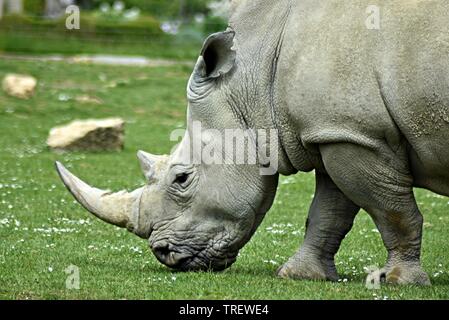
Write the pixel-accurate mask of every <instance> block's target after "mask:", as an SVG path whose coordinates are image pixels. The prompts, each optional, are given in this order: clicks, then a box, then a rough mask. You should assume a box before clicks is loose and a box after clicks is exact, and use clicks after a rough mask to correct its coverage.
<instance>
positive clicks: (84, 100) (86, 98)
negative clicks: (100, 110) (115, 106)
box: [75, 95, 103, 104]
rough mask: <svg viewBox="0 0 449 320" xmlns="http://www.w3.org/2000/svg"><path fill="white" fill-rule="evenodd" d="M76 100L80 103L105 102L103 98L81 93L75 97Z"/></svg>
mask: <svg viewBox="0 0 449 320" xmlns="http://www.w3.org/2000/svg"><path fill="white" fill-rule="evenodd" d="M75 101H76V102H79V103H89V104H103V100H101V99H100V98H98V97H93V96H89V95H81V96H77V97H76V98H75Z"/></svg>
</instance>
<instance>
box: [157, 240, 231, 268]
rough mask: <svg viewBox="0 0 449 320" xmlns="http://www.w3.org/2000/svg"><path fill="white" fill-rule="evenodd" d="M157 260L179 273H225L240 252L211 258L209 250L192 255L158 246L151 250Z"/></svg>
mask: <svg viewBox="0 0 449 320" xmlns="http://www.w3.org/2000/svg"><path fill="white" fill-rule="evenodd" d="M151 250H152V251H153V254H154V255H155V257H156V259H157V260H158V261H159V262H161V263H162V264H164V265H166V266H167V267H169V268H172V269H175V270H179V271H223V270H225V269H227V268H229V267H230V266H231V265H232V264H233V263H234V262H235V261H236V260H237V256H238V252H235V253H231V254H227V255H226V256H223V257H221V256H220V257H218V256H216V255H214V256H211V255H210V254H209V252H208V250H206V249H204V250H200V251H198V252H197V253H192V252H191V250H184V251H180V250H179V249H172V248H170V246H169V245H167V244H158V245H155V246H153V247H152V249H151Z"/></svg>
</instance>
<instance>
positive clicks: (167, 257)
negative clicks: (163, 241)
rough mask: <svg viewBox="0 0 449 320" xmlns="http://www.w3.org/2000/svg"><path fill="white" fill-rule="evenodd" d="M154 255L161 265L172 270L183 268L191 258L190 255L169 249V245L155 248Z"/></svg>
mask: <svg viewBox="0 0 449 320" xmlns="http://www.w3.org/2000/svg"><path fill="white" fill-rule="evenodd" d="M153 253H154V255H155V256H156V258H157V259H158V260H159V261H160V262H161V263H163V264H165V265H167V266H169V267H171V268H178V267H181V266H182V265H183V263H184V262H186V261H187V260H188V259H189V257H190V255H186V254H182V253H178V252H175V251H172V250H170V249H169V248H168V245H161V246H156V247H154V248H153Z"/></svg>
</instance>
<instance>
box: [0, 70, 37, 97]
mask: <svg viewBox="0 0 449 320" xmlns="http://www.w3.org/2000/svg"><path fill="white" fill-rule="evenodd" d="M2 86H3V90H4V91H5V92H6V93H7V94H8V95H10V96H13V97H16V98H19V99H29V98H31V97H32V96H33V95H34V92H35V90H36V86H37V80H36V78H34V77H32V76H29V75H23V74H13V73H10V74H7V75H6V76H5V78H4V79H3V83H2Z"/></svg>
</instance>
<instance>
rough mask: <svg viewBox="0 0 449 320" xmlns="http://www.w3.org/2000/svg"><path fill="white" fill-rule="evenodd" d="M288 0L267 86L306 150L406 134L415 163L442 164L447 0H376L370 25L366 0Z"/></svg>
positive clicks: (448, 99)
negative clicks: (374, 25) (376, 23)
mask: <svg viewBox="0 0 449 320" xmlns="http://www.w3.org/2000/svg"><path fill="white" fill-rule="evenodd" d="M293 3H294V5H293V8H292V12H291V14H290V17H289V22H288V24H287V26H286V33H285V36H284V40H283V48H282V51H283V53H282V56H281V58H280V60H279V67H278V74H279V75H278V79H277V84H276V87H277V98H278V101H279V106H280V111H279V114H280V116H281V117H284V118H289V119H291V121H292V122H293V123H294V125H295V126H296V128H297V136H298V140H300V141H301V142H302V144H303V145H304V146H305V147H306V148H307V149H308V150H309V151H310V152H312V153H313V152H314V146H315V145H318V144H321V143H331V142H353V143H357V144H362V145H366V146H369V147H373V148H376V145H377V144H379V143H380V142H381V141H385V140H386V141H387V143H388V144H389V145H390V146H392V148H394V147H395V146H398V145H399V144H402V143H403V142H404V138H405V139H406V140H407V141H408V142H409V143H410V145H411V146H412V147H413V149H414V150H416V153H417V154H418V156H419V158H420V159H422V161H423V163H428V166H430V167H435V166H438V167H439V169H438V170H442V168H446V171H448V172H449V170H447V169H448V168H449V149H446V148H445V147H444V146H445V145H447V144H448V141H449V130H448V129H449V122H448V116H449V109H448V106H449V90H448V89H449V87H448V86H449V32H448V31H449V30H448V29H449V5H448V4H447V3H446V2H445V1H419V0H414V1H409V0H402V1H394V2H393V1H387V0H385V1H377V3H378V5H379V8H380V18H381V20H380V30H370V29H368V28H367V27H366V24H365V22H366V19H367V17H368V14H367V12H366V9H367V8H368V6H369V5H370V4H371V1H369V0H359V1H341V0H334V1H322V0H318V1H317V0H314V1H313V0H303V1H298V2H293ZM444 159H448V160H444Z"/></svg>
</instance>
